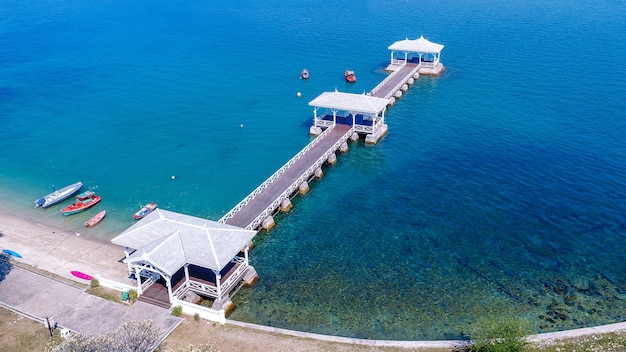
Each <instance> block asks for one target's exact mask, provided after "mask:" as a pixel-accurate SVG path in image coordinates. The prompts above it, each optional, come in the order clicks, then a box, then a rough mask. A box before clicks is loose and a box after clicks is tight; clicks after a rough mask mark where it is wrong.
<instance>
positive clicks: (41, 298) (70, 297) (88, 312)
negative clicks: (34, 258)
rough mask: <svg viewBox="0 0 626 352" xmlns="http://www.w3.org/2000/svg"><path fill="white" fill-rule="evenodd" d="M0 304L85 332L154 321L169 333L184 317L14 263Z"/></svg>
mask: <svg viewBox="0 0 626 352" xmlns="http://www.w3.org/2000/svg"><path fill="white" fill-rule="evenodd" d="M0 305H2V306H5V307H7V308H9V309H11V310H14V311H17V312H20V313H23V314H25V315H27V316H30V317H31V318H34V319H39V320H40V321H41V322H42V323H43V321H44V318H45V317H53V318H54V321H55V322H57V324H58V325H59V326H60V327H63V328H68V329H70V330H72V331H74V332H80V333H82V334H85V335H94V336H97V335H101V334H104V333H107V332H109V331H112V330H115V329H116V328H117V327H119V326H120V325H121V324H123V323H125V322H128V321H131V320H148V319H149V320H152V321H153V322H154V323H155V325H156V326H157V327H158V328H160V329H161V330H162V331H163V332H164V335H163V337H165V336H167V335H168V334H169V333H170V332H171V331H172V330H173V329H174V328H175V327H176V326H178V324H179V323H180V322H181V320H182V319H180V318H176V317H173V316H171V315H170V314H169V311H168V310H167V309H163V308H160V307H156V306H153V305H150V304H146V303H143V302H135V303H134V304H132V305H127V304H123V303H116V302H112V301H108V300H105V299H103V298H100V297H96V296H93V295H90V294H88V293H85V292H84V291H83V290H81V289H79V288H76V287H72V286H69V285H67V284H64V283H61V282H59V281H55V280H52V279H50V278H47V277H45V276H42V275H39V274H36V273H33V272H31V271H28V270H25V269H22V268H20V267H17V266H13V269H12V270H11V272H10V273H9V275H8V276H7V277H6V278H5V279H4V280H3V281H2V282H0Z"/></svg>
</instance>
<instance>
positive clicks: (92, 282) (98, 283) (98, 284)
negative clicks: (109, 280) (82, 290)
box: [89, 277, 100, 288]
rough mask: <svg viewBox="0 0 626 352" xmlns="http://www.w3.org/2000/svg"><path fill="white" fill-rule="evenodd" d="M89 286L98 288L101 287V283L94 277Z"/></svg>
mask: <svg viewBox="0 0 626 352" xmlns="http://www.w3.org/2000/svg"><path fill="white" fill-rule="evenodd" d="M89 286H91V288H96V287H98V286H100V281H98V279H96V278H95V277H94V278H93V279H91V282H90V283H89Z"/></svg>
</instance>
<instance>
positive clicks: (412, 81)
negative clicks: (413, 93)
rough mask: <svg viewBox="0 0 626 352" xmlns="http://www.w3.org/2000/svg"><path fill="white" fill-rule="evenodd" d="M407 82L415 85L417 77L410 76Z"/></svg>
mask: <svg viewBox="0 0 626 352" xmlns="http://www.w3.org/2000/svg"><path fill="white" fill-rule="evenodd" d="M406 83H407V84H409V85H413V83H415V79H414V78H413V77H411V78H409V79H408V80H407V81H406Z"/></svg>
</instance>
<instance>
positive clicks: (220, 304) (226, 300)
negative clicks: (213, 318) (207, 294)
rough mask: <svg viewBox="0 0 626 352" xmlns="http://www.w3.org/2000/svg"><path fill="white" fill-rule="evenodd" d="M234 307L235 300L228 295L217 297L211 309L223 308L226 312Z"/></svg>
mask: <svg viewBox="0 0 626 352" xmlns="http://www.w3.org/2000/svg"><path fill="white" fill-rule="evenodd" d="M234 308H235V304H234V303H233V301H231V300H230V297H228V296H226V297H222V298H219V299H216V300H215V301H214V302H213V306H211V309H215V310H223V311H224V313H228V312H230V311H231V310H233V309H234Z"/></svg>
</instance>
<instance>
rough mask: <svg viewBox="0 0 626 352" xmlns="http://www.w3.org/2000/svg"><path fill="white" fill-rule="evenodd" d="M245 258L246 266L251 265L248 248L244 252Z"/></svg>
mask: <svg viewBox="0 0 626 352" xmlns="http://www.w3.org/2000/svg"><path fill="white" fill-rule="evenodd" d="M243 257H244V259H245V263H246V266H248V265H250V262H249V261H248V246H246V248H245V249H244V250H243Z"/></svg>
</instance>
